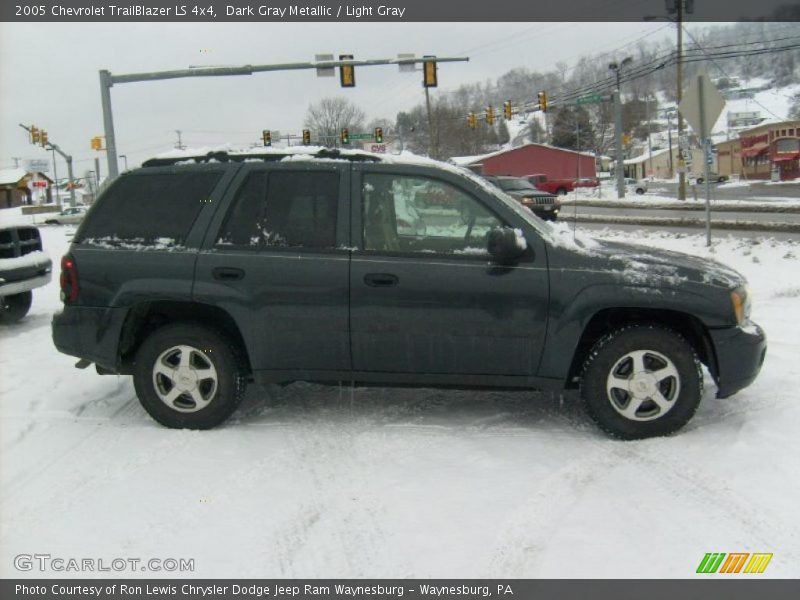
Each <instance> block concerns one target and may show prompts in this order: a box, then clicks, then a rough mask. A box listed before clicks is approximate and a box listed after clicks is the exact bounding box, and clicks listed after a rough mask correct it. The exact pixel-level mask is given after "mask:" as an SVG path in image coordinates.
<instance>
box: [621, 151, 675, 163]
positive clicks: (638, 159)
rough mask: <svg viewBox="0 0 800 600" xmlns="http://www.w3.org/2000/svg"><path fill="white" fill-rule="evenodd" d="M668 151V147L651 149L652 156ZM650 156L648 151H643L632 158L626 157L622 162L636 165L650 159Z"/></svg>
mask: <svg viewBox="0 0 800 600" xmlns="http://www.w3.org/2000/svg"><path fill="white" fill-rule="evenodd" d="M676 148H677V147H676ZM668 153H669V148H661V149H660V150H653V153H652V157H653V158H655V157H657V156H661V155H662V154H668ZM650 157H651V154H650V152H645V153H644V154H640V155H639V156H635V157H633V158H628V159H626V160H624V161H622V162H623V163H624V164H626V165H638V164H641V163H643V162H645V161H647V160H650Z"/></svg>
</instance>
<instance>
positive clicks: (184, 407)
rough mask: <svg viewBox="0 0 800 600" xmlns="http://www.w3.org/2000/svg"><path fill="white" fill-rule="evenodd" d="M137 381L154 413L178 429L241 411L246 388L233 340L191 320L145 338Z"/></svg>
mask: <svg viewBox="0 0 800 600" xmlns="http://www.w3.org/2000/svg"><path fill="white" fill-rule="evenodd" d="M133 382H134V386H135V388H136V395H137V396H138V397H139V401H140V402H141V403H142V406H143V407H144V409H145V410H146V411H147V412H148V413H149V414H150V416H151V417H153V418H154V419H155V420H156V421H158V422H159V423H161V424H162V425H165V426H167V427H172V428H177V429H181V428H185V429H210V428H211V427H214V426H216V425H219V424H220V423H222V422H223V421H225V419H227V418H228V417H229V416H230V415H231V413H233V411H234V410H236V407H237V406H238V405H239V402H240V401H241V399H242V397H243V395H244V388H245V380H244V376H243V367H242V361H241V359H240V356H239V352H238V349H237V348H236V347H235V346H234V344H233V343H232V342H230V341H229V340H228V338H226V337H225V336H224V335H222V334H221V333H219V332H217V331H215V330H212V329H209V328H206V327H203V326H201V325H196V324H191V323H177V324H174V325H167V326H165V327H162V328H161V329H158V330H156V331H155V332H154V333H153V334H151V335H150V337H148V338H147V339H146V340H145V341H144V343H143V344H142V346H141V348H140V349H139V351H138V353H137V354H136V364H135V366H134V371H133Z"/></svg>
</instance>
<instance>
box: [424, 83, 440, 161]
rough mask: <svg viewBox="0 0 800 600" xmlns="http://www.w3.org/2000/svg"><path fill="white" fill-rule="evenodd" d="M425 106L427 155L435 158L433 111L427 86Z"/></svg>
mask: <svg viewBox="0 0 800 600" xmlns="http://www.w3.org/2000/svg"><path fill="white" fill-rule="evenodd" d="M425 108H426V109H427V111H428V155H429V156H430V157H431V158H436V150H437V149H436V141H435V137H434V133H433V113H432V111H431V95H430V92H428V88H427V87H426V88H425Z"/></svg>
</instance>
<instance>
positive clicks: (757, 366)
mask: <svg viewBox="0 0 800 600" xmlns="http://www.w3.org/2000/svg"><path fill="white" fill-rule="evenodd" d="M710 333H711V340H712V342H713V344H714V351H715V353H716V356H717V373H716V380H717V398H727V397H728V396H732V395H733V394H735V393H736V392H738V391H739V390H741V389H744V388H746V387H747V386H748V385H750V384H751V383H753V381H754V380H755V378H756V377H758V373H759V372H760V371H761V365H763V364H764V357H765V356H766V354H767V336H766V334H765V333H764V330H763V329H761V327H759V326H758V325H756V324H755V323H748V324H747V325H745V326H744V327H730V328H725V329H712V330H711V332H710Z"/></svg>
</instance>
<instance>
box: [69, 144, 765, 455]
mask: <svg viewBox="0 0 800 600" xmlns="http://www.w3.org/2000/svg"><path fill="white" fill-rule="evenodd" d="M305 152H306V154H292V153H290V152H288V151H286V152H283V153H280V152H266V153H260V154H244V153H242V154H232V153H221V154H214V155H208V156H205V157H195V158H194V159H193V160H186V159H178V158H174V159H154V160H151V161H149V162H147V163H145V166H144V167H143V168H141V169H138V170H136V171H133V172H129V173H126V174H124V175H122V176H121V177H119V178H118V179H117V180H116V181H115V182H114V183H113V184H112V185H111V186H110V187H109V188H108V189H107V190H106V191H105V192H104V193H103V195H102V196H101V198H100V199H99V200H98V202H97V203H96V204H95V206H93V207H92V209H91V210H90V211H89V214H88V215H87V216H86V218H85V220H84V222H83V224H82V225H81V226H80V228H79V229H78V231H77V232H76V234H75V238H74V240H73V242H72V245H71V247H70V249H69V253H68V255H67V256H65V257H64V258H63V260H62V263H61V269H62V270H61V288H62V297H63V300H64V305H65V306H64V310H63V312H61V313H59V314H57V315H55V317H54V318H53V338H54V341H55V345H56V346H57V347H58V349H59V350H60V351H62V352H65V353H67V354H70V355H73V356H77V357H79V358H81V359H82V360H81V361H80V362H79V363H78V365H79V366H86V365H88V364H89V363H90V362H94V363H96V364H97V368H98V371H99V372H101V373H122V374H131V375H133V379H134V384H135V387H136V392H137V395H138V396H139V399H140V400H141V402H142V404H143V406H144V407H145V409H146V410H147V411H148V412H149V413H150V415H152V416H153V418H155V419H156V420H157V421H158V422H159V423H162V424H164V425H167V426H169V427H187V428H197V429H202V428H209V427H213V426H215V425H217V424H219V423H221V422H222V421H223V420H224V419H225V418H227V417H228V416H229V415H230V414H231V413H232V412H233V410H234V409H235V408H236V406H237V404H238V402H239V400H240V398H241V397H242V394H243V389H244V386H245V383H246V382H247V381H249V380H252V379H255V380H259V381H262V382H289V381H295V380H306V381H319V382H335V381H346V382H350V381H353V382H362V383H373V384H375V383H379V384H386V385H392V384H405V385H408V384H412V385H419V386H437V385H443V386H445V385H446V386H462V387H482V386H490V387H496V386H499V387H522V388H540V389H542V388H543V389H564V388H573V389H579V390H580V394H581V396H582V398H583V400H584V402H585V405H586V408H587V410H588V412H589V414H590V415H591V416H592V417H593V418H594V420H595V421H596V422H597V423H598V424H599V425H600V427H602V428H603V429H604V430H605V431H607V432H609V433H610V434H612V435H614V436H616V437H620V438H627V439H634V438H644V437H649V436H657V435H665V434H668V433H671V432H674V431H676V430H677V429H679V428H680V427H681V426H683V425H684V424H685V423H686V422H687V421H688V420H689V419H690V418H691V417H692V415H693V413H694V412H695V410H696V408H697V405H698V403H699V402H700V399H701V395H702V379H703V378H702V372H701V369H700V363H701V362H702V363H704V364H705V365H707V367H708V370H709V372H710V373H711V375H712V376H713V377H714V379H715V381H716V384H717V388H718V392H717V394H718V396H721V397H726V396H730V395H731V394H733V393H735V392H737V391H738V390H740V389H742V388H744V387H745V386H747V385H749V384H750V383H751V382H752V381H753V380H754V379H755V377H756V375H757V374H758V372H759V369H760V368H761V364H762V362H763V360H764V355H765V352H766V341H765V336H764V334H763V332H762V331H761V329H760V328H759V327H758V326H756V325H754V324H753V323H751V322H750V320H749V310H750V309H749V298H748V292H747V287H746V283H745V281H744V279H743V278H742V277H741V276H740V275H739V274H737V273H736V272H734V271H732V270H730V269H728V268H725V267H723V266H721V265H719V264H717V263H713V262H709V261H705V260H701V259H698V258H693V257H690V256H686V255H683V254H677V253H668V252H656V251H652V250H648V249H645V248H639V247H635V246H629V245H625V244H618V243H617V244H612V243H601V242H597V241H594V240H591V239H587V240H586V241H584V242H580V241H578V242H573V241H572V236H569V237H567V236H564V235H561V234H560V233H559V232H558V230H557V229H554V228H551V227H550V226H549V225H546V224H545V223H544V222H543V221H541V220H540V219H539V218H538V217H536V216H534V215H533V213H532V212H530V211H529V210H528V209H526V208H524V207H522V206H521V205H520V204H519V203H518V202H517V201H516V200H514V199H512V198H511V197H509V196H507V195H505V194H504V193H503V192H502V191H500V190H499V189H497V188H496V187H495V186H492V185H490V184H488V183H487V182H485V181H483V180H482V179H481V178H479V177H477V176H473V175H470V174H467V173H464V172H462V171H461V170H459V169H456V168H453V167H448V166H447V165H443V164H441V163H437V162H434V161H426V160H423V159H420V160H416V161H412V160H411V159H403V160H401V159H398V158H393V157H389V158H385V157H384V158H381V157H380V156H377V155H370V154H365V153H357V152H350V153H346V152H342V153H339V152H336V151H326V150H319V149H317V150H315V151H314V152H310V151H309V150H305ZM187 163H188V164H187ZM432 196H435V197H437V198H441V199H442V201H441V202H437V203H433V204H432V203H429V202H422V201H420V198H428V197H432Z"/></svg>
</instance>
